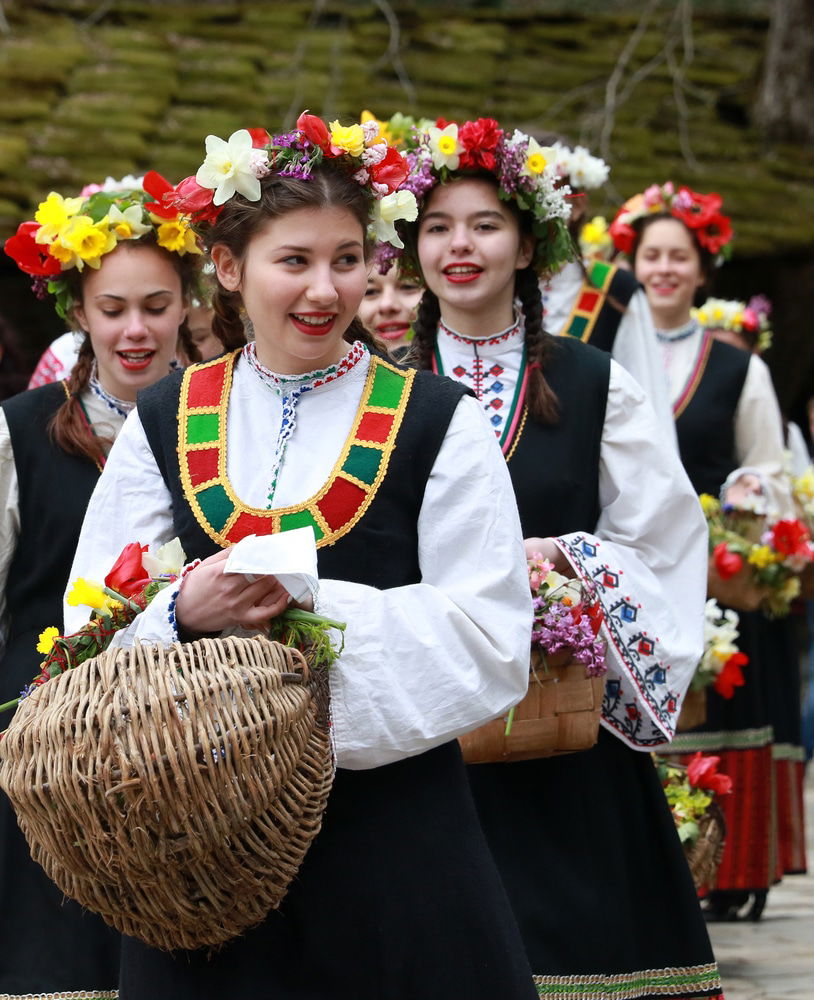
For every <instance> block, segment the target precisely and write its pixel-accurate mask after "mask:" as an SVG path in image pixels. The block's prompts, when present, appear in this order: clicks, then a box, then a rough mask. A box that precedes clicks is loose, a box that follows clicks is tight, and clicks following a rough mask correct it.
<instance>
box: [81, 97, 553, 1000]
mask: <svg viewBox="0 0 814 1000" xmlns="http://www.w3.org/2000/svg"><path fill="white" fill-rule="evenodd" d="M253 142H254V143H257V145H252V143H253ZM206 145H207V157H206V160H205V162H204V164H203V166H202V167H201V168H200V170H199V171H198V173H197V174H196V177H195V178H188V179H187V180H186V181H184V182H182V183H181V185H179V187H178V189H177V190H176V193H175V195H174V203H175V204H177V205H180V206H181V207H183V208H184V210H185V211H188V212H189V213H190V214H191V215H192V216H193V217H194V218H195V220H196V226H197V227H198V228H199V229H200V230H201V231H202V232H203V233H204V234H205V239H206V243H207V246H208V247H209V249H210V253H211V256H212V259H213V261H214V263H215V266H216V269H217V278H218V282H219V288H218V290H217V291H216V292H215V295H214V297H213V305H214V308H215V313H216V318H215V324H214V328H215V331H216V333H217V334H218V336H219V337H220V339H221V340H222V342H223V344H224V346H225V347H226V348H227V349H228V350H229V353H227V354H225V355H224V356H222V357H221V358H218V359H215V360H213V361H209V362H207V363H205V364H201V365H193V366H191V367H190V368H189V369H187V371H186V373H179V374H178V375H176V376H172V377H170V378H169V379H166V380H164V381H163V382H162V383H160V385H158V386H156V387H154V388H153V389H151V390H149V391H148V392H146V393H144V394H142V396H141V397H140V399H139V404H138V409H137V412H136V413H135V414H133V416H132V417H131V419H130V420H129V421H128V424H127V426H126V428H125V430H124V432H123V434H122V436H121V437H120V438H119V440H118V441H117V442H116V447H115V449H114V451H113V454H112V455H111V458H110V461H109V462H108V464H107V466H106V468H105V472H104V474H103V476H102V478H101V480H100V482H99V486H98V488H97V490H96V492H95V493H94V496H93V498H92V499H91V502H90V505H89V508H88V514H87V518H86V521H85V525H84V528H83V531H82V536H81V539H80V542H79V548H78V551H77V555H76V559H75V563H74V576H76V575H80V576H90V577H91V578H99V575H100V574H104V572H105V567H107V566H109V565H110V564H111V563H112V561H113V559H114V558H115V557H116V554H117V553H118V551H119V550H120V549H121V548H122V545H123V544H124V543H125V542H127V541H132V540H134V539H138V541H139V542H141V543H142V544H146V543H148V542H149V543H155V542H162V541H166V540H168V539H170V538H172V537H173V536H175V535H177V536H179V537H180V540H181V543H182V545H183V548H184V550H185V552H186V553H187V555H188V557H190V558H192V559H193V562H192V563H190V566H189V568H188V569H187V571H186V572H185V574H184V576H183V578H182V580H181V581H180V583H179V585H178V586H176V587H170V588H168V589H167V591H163V592H162V594H160V595H159V596H158V597H156V599H155V600H154V601H153V602H152V604H151V605H150V606H149V608H148V609H147V610H146V611H145V612H144V613H143V614H142V615H140V616H139V617H138V618H136V620H135V622H134V623H133V625H132V626H131V627H130V628H129V629H128V630H127V632H125V633H120V635H119V637H118V641H119V642H120V643H123V644H132V642H134V641H135V639H136V638H138V639H141V640H150V641H154V642H160V643H165V644H169V643H171V642H172V641H173V640H175V639H177V638H179V637H181V638H191V637H196V636H199V635H201V634H202V633H209V634H212V633H214V634H218V635H219V634H222V633H223V632H224V631H233V630H235V629H238V630H239V628H240V627H243V628H244V629H249V630H250V631H256V630H263V628H264V627H265V625H266V624H267V623H268V621H269V619H270V618H271V617H273V616H275V615H277V614H279V613H280V612H281V611H282V610H283V609H284V608H285V607H286V604H287V602H288V600H289V595H288V593H286V591H285V590H284V589H283V588H282V586H281V584H280V583H279V582H278V581H277V579H276V578H275V577H274V576H262V577H259V578H258V579H257V580H256V581H255V582H252V583H250V582H249V581H248V580H247V579H246V578H244V577H243V576H242V575H240V574H238V575H234V574H231V575H226V574H224V572H223V569H224V564H225V560H226V557H227V552H226V549H227V547H228V546H229V545H231V544H232V543H234V542H236V541H238V540H239V539H240V538H242V537H244V536H247V535H250V534H260V535H263V534H269V533H273V532H276V531H281V530H282V531H284V530H287V529H288V528H294V527H304V526H310V527H311V528H312V530H313V532H314V535H315V537H316V540H317V553H318V567H319V576H320V581H319V585H318V590H317V592H316V593H314V594H313V595H312V596H311V597H309V598H308V599H307V601H306V602H305V603H306V604H307V606H309V607H310V606H311V605H313V604H316V605H317V607H318V608H319V609H320V611H322V612H324V613H326V614H328V615H330V617H332V618H334V619H335V620H340V621H344V622H346V623H347V628H346V632H345V645H344V650H343V652H342V653H341V654H340V655H339V657H338V659H337V660H336V662H335V663H334V665H333V666H332V667H331V672H330V687H331V711H332V732H333V739H334V746H335V753H336V764H337V768H338V770H337V772H336V777H335V781H334V785H333V788H332V791H331V794H330V798H329V801H328V806H327V810H326V813H325V816H324V821H323V825H322V829H321V831H320V833H319V834H318V835H317V837H316V839H315V840H314V842H313V844H312V845H311V847H310V849H309V852H308V854H307V855H306V857H305V860H304V862H303V864H302V866H301V868H300V870H299V872H298V874H297V877H296V879H295V880H294V882H293V883H292V886H291V888H290V889H289V891H288V894H287V896H286V898H285V899H284V900H283V903H282V905H281V907H280V909H279V910H276V911H273V912H272V913H270V915H269V916H268V917H267V918H266V920H265V921H264V922H263V923H262V924H260V925H259V926H258V927H256V928H254V929H253V930H251V931H249V932H248V933H246V934H245V935H243V936H242V937H241V938H239V939H238V940H236V941H235V942H234V943H231V944H228V945H226V946H225V947H224V948H222V949H221V950H220V951H218V952H217V953H216V954H208V953H206V952H204V951H200V952H188V953H182V952H179V953H175V954H167V953H163V952H159V951H157V950H154V949H151V948H149V947H147V946H146V945H144V944H142V943H140V942H138V941H135V940H131V939H125V940H124V943H123V959H122V972H121V979H120V989H121V996H122V997H125V998H127V1000H141V998H145V1000H147V998H149V1000H209V998H212V1000H215V998H217V1000H220V998H222V997H226V996H228V997H229V998H231V1000H254V998H256V997H258V996H263V997H268V998H274V1000H283V998H292V1000H293V998H303V1000H304V998H309V1000H310V998H317V997H319V998H323V997H324V998H326V1000H327V998H328V997H330V998H331V1000H341V998H343V997H345V998H348V1000H387V998H392V1000H402V998H403V997H405V996H411V997H421V998H422V1000H434V998H435V1000H447V998H449V997H452V996H466V997H471V998H482V1000H493V998H495V997H501V998H511V1000H514V998H533V997H534V996H535V991H534V985H533V982H532V978H531V971H530V969H529V967H528V963H527V960H526V958H525V955H524V953H523V948H522V942H521V939H520V936H519V933H518V931H517V927H516V925H515V923H514V920H513V918H512V915H511V911H510V908H509V904H508V900H507V899H506V896H505V893H504V890H503V888H502V886H501V884H500V879H499V876H498V874H497V871H496V869H495V867H494V862H493V860H492V858H491V856H490V854H489V851H488V848H487V846H486V843H485V841H484V839H483V835H482V832H481V830H480V828H479V826H478V823H477V817H476V813H475V809H474V804H473V803H472V800H471V795H470V792H469V789H468V786H467V782H466V774H465V770H464V767H463V763H462V760H461V756H460V751H459V748H458V745H457V742H456V740H455V737H456V736H457V735H458V734H460V733H462V732H464V731H466V730H467V729H469V728H471V727H472V726H473V725H477V724H479V723H481V722H483V721H485V720H487V719H489V718H491V717H492V716H493V715H495V714H496V713H498V712H500V711H501V710H504V709H505V708H507V706H509V705H511V704H513V703H514V702H516V701H517V700H519V699H520V697H521V696H522V694H523V691H524V689H525V685H526V675H527V671H528V631H529V628H530V624H531V601H530V596H529V592H528V582H527V577H526V572H525V564H524V559H523V547H522V540H521V536H520V530H519V524H518V521H517V513H516V510H515V507H514V502H513V498H512V493H511V485H510V483H509V480H508V476H507V474H506V469H505V466H504V463H503V460H502V458H501V456H500V453H499V450H498V449H497V447H496V445H495V442H494V440H493V435H492V434H491V432H490V431H489V429H488V428H487V427H485V426H484V425H483V422H482V419H481V415H480V413H479V410H478V406H477V404H476V402H475V400H473V399H471V398H470V397H469V396H468V394H467V393H465V392H464V391H463V390H462V389H461V387H460V386H457V385H455V384H454V383H452V382H450V381H448V380H442V379H436V378H434V377H433V376H430V375H428V374H425V373H421V372H416V371H415V370H413V369H409V368H404V367H401V366H399V365H398V364H395V363H393V361H392V360H391V359H389V358H387V357H386V356H384V355H383V354H382V353H380V352H379V350H378V348H377V346H376V341H375V340H374V339H373V338H372V337H371V336H370V334H369V333H368V332H367V331H366V330H365V328H364V327H363V325H362V323H361V322H360V321H359V319H358V317H357V310H358V308H359V304H360V302H361V299H362V296H363V295H364V291H365V286H366V282H367V272H368V253H369V250H370V249H371V243H370V242H369V241H370V240H371V237H372V238H373V239H375V238H378V239H379V240H384V239H391V240H397V237H396V235H395V230H394V226H393V223H394V221H395V220H396V219H397V218H399V217H403V216H404V215H409V214H411V213H414V212H415V201H414V198H413V195H412V194H411V193H410V192H406V191H401V190H400V187H401V184H402V182H403V180H404V178H405V176H406V174H407V167H406V164H405V161H404V159H403V157H402V155H401V154H400V153H398V152H397V151H396V150H395V149H392V148H391V147H389V146H388V145H387V144H386V143H384V142H381V141H379V137H378V127H377V126H376V125H375V123H372V124H365V125H364V126H361V125H353V126H348V127H342V126H340V125H339V124H338V123H337V122H334V123H332V125H331V127H330V129H329V128H328V127H327V126H326V125H325V124H324V123H323V122H322V121H320V120H319V119H318V118H316V117H315V116H313V115H309V114H306V113H304V114H303V115H301V116H300V118H299V120H298V122H297V127H296V128H295V129H294V130H293V131H292V132H290V133H287V134H285V135H280V136H277V137H275V138H271V139H270V137H269V136H268V135H267V134H266V133H262V132H255V133H253V134H250V133H249V132H248V130H239V131H237V132H235V133H234V134H233V135H232V136H231V137H230V138H229V140H228V141H224V140H221V139H218V138H216V137H215V136H209V137H208V138H207V141H206ZM369 226H371V227H372V232H371V233H370V235H368V228H369ZM244 312H245V314H246V315H247V316H248V319H249V320H250V321H251V324H252V327H253V329H254V333H255V340H254V341H253V342H252V343H251V344H248V345H247V344H246V343H245V336H244V324H243V318H242V316H243V313H244ZM218 412H219V413H221V414H223V415H224V418H225V417H227V416H228V429H227V425H226V420H225V419H218V420H214V421H213V419H212V416H213V414H216V413H218ZM202 418H203V419H202ZM179 427H180V428H181V437H180V447H179ZM194 428H197V430H195V431H194V437H195V440H194V441H193V442H190V441H189V438H188V435H189V434H192V433H193V429H194ZM190 443H191V444H192V445H194V446H193V447H188V445H189V444H190ZM487 547H488V548H489V551H490V562H489V564H488V566H487V565H485V564H484V562H483V560H482V558H481V552H482V551H483V550H485V549H486V548H487ZM201 560H202V561H201ZM165 595H166V598H165ZM67 611H68V614H69V615H70V614H71V609H70V608H68V609H67ZM71 623H72V622H71V619H70V618H69V619H68V624H69V625H70V624H71Z"/></svg>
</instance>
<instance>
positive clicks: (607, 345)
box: [588, 268, 641, 354]
mask: <svg viewBox="0 0 814 1000" xmlns="http://www.w3.org/2000/svg"><path fill="white" fill-rule="evenodd" d="M640 287H641V286H640V285H639V282H638V281H637V280H636V279H635V277H634V276H633V275H632V274H631V273H630V271H624V270H622V269H621V268H618V269H617V270H616V272H615V273H614V275H613V277H612V278H611V283H610V287H609V288H608V290H607V291H606V292H604V293H603V296H602V299H603V301H602V308H601V310H600V312H599V316H597V319H596V324H595V325H594V328H593V330H592V332H591V336H590V337H589V338H588V343H589V344H592V345H593V346H594V347H598V348H599V350H600V351H607V352H608V354H610V353H611V352H612V351H613V345H614V344H615V343H616V334H617V332H618V331H619V324H620V323H621V322H622V317H623V316H624V315H625V314H624V312H622V310H621V309H617V307H616V306H615V305H614V304H613V303H612V302H609V301H608V298H609V297H610V298H613V299H614V301H615V302H618V303H619V305H621V306H626V305H627V304H628V302H630V300H631V299H632V298H633V295H634V293H635V292H637V291H638V290H639V288H640Z"/></svg>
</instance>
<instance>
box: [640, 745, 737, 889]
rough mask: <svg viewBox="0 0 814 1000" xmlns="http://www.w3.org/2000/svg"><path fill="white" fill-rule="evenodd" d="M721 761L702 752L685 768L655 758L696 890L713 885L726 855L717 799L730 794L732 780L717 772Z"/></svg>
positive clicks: (724, 831) (721, 813) (724, 832)
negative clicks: (716, 797)
mask: <svg viewBox="0 0 814 1000" xmlns="http://www.w3.org/2000/svg"><path fill="white" fill-rule="evenodd" d="M719 762H720V758H719V757H712V756H709V755H705V754H702V753H701V752H700V751H699V752H698V753H696V754H695V755H694V756H693V757H692V758H690V761H689V763H688V764H687V765H686V766H684V765H682V764H674V763H673V762H672V761H669V760H666V759H664V758H660V757H656V768H657V770H658V774H659V778H660V779H661V783H662V786H663V788H664V794H665V795H666V796H667V802H668V804H669V806H670V811H671V812H672V814H673V821H674V822H675V825H676V830H677V831H678V837H679V840H680V841H681V844H682V847H683V848H684V856H685V857H686V858H687V863H688V864H689V866H690V871H691V872H692V878H693V882H694V884H695V887H696V889H700V888H701V887H702V886H706V887H707V888H712V887H713V886H714V884H715V875H716V873H717V871H718V866H719V865H720V863H721V857H722V856H723V852H724V842H725V839H726V823H725V821H724V815H723V812H722V811H721V807H720V806H719V805H718V803H717V802H716V801H715V796H716V795H728V794H729V793H730V792H731V791H732V779H731V778H730V777H728V775H725V774H719V773H718V764H719Z"/></svg>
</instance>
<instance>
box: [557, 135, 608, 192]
mask: <svg viewBox="0 0 814 1000" xmlns="http://www.w3.org/2000/svg"><path fill="white" fill-rule="evenodd" d="M549 149H550V150H551V153H552V155H553V158H554V167H555V169H556V171H557V173H558V174H559V176H560V177H561V178H562V179H563V180H564V181H565V183H566V184H570V185H571V187H572V188H577V189H579V190H581V191H589V190H591V189H593V188H599V187H602V185H603V184H604V183H605V181H606V180H607V179H608V176H609V174H610V167H609V166H608V165H607V163H605V161H604V160H602V159H600V158H599V157H598V156H592V155H591V153H590V152H589V151H588V150H587V149H586V148H585V147H584V146H574V148H573V149H571V148H570V147H569V146H566V145H564V144H563V143H561V142H559V141H558V142H555V143H552V145H551V146H550V147H549Z"/></svg>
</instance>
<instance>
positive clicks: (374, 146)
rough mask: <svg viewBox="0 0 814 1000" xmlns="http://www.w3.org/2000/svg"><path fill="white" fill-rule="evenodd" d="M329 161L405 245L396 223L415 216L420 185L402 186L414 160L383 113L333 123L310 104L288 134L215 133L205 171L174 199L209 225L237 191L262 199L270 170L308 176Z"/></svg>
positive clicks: (377, 230)
mask: <svg viewBox="0 0 814 1000" xmlns="http://www.w3.org/2000/svg"><path fill="white" fill-rule="evenodd" d="M323 162H326V163H332V164H334V165H335V166H336V167H337V168H338V169H340V170H344V171H345V172H346V173H348V174H349V175H350V176H351V177H352V178H353V180H354V181H356V183H357V184H358V185H359V186H360V187H361V188H362V189H363V190H364V191H366V192H367V193H368V195H369V196H370V199H371V208H370V230H371V237H372V238H373V239H374V240H379V241H383V242H388V243H391V244H392V245H393V246H396V247H400V246H402V243H401V240H400V238H399V236H398V234H397V233H396V230H395V227H394V225H393V223H394V222H395V221H396V220H397V219H414V218H415V217H416V213H417V212H418V208H417V206H416V202H415V198H414V197H413V195H412V193H411V192H409V191H403V190H401V185H402V183H403V181H404V180H405V178H406V177H407V170H408V168H407V161H406V160H405V158H404V156H403V154H402V153H400V152H399V151H398V150H397V149H395V148H394V147H393V146H391V145H389V144H388V143H387V141H386V139H384V138H383V137H382V136H381V135H380V133H379V124H378V122H376V121H375V120H371V121H367V122H365V123H364V124H355V125H347V126H343V125H340V124H339V122H338V121H334V122H331V123H330V126H328V125H326V124H325V122H323V121H322V119H321V118H317V117H316V115H311V114H308V112H307V111H303V113H302V114H301V115H300V117H299V118H298V119H297V125H296V128H295V129H294V130H293V131H291V132H286V133H284V134H283V135H276V136H271V135H269V133H268V132H267V131H266V130H265V129H262V128H257V129H238V130H237V131H236V132H233V133H232V134H231V135H230V136H229V138H228V139H226V140H224V139H219V138H218V137H217V136H215V135H209V136H207V137H206V159H205V160H204V162H203V163H202V164H201V166H200V167H199V169H198V172H197V173H196V174H195V176H194V177H187V178H186V179H185V180H183V181H181V183H180V184H179V185H178V186H177V187H176V188H175V190H174V191H173V192H172V193H170V194H169V195H168V196H167V201H168V203H169V204H171V205H173V206H174V207H175V208H176V209H178V210H179V211H181V212H183V213H185V214H186V215H187V216H188V217H189V218H190V219H191V220H192V223H193V224H194V225H195V226H196V227H197V228H200V229H206V227H207V226H208V225H209V224H211V223H213V222H215V220H216V219H217V218H218V216H219V215H220V213H221V211H222V210H223V206H224V204H225V203H226V202H227V201H228V200H229V199H230V198H232V197H233V196H234V195H235V194H240V195H242V196H243V197H244V198H246V199H247V200H248V201H259V200H260V194H261V186H260V181H261V180H262V179H263V178H264V177H269V176H271V175H272V174H278V175H279V176H281V177H296V178H298V179H300V180H308V179H309V178H310V177H311V174H312V172H313V170H314V168H315V167H318V166H319V165H320V164H321V163H323Z"/></svg>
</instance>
